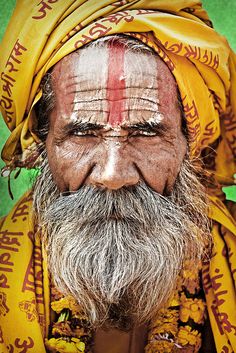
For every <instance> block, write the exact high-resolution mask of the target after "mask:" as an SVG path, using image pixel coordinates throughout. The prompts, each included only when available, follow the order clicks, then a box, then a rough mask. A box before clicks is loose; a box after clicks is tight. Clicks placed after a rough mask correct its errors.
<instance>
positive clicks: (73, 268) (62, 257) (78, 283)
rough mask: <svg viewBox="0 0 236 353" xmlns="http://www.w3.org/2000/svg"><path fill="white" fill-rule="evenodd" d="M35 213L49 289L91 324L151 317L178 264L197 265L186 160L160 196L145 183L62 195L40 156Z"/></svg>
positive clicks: (199, 224)
mask: <svg viewBox="0 0 236 353" xmlns="http://www.w3.org/2000/svg"><path fill="white" fill-rule="evenodd" d="M34 208H35V212H36V215H37V217H38V223H39V224H40V225H41V226H42V227H43V228H44V229H45V230H46V234H45V238H44V241H45V244H46V247H47V253H48V266H49V270H50V272H51V274H52V278H53V280H54V282H55V285H56V287H57V288H58V289H59V290H60V291H61V292H62V293H64V294H65V295H68V294H69V295H72V296H73V297H74V298H75V299H76V300H77V301H78V304H79V305H80V307H81V309H82V311H83V312H84V313H85V314H86V315H87V317H88V320H89V321H90V323H91V325H92V326H93V327H99V326H102V325H103V326H104V325H105V326H107V327H110V328H111V327H116V328H119V329H123V330H126V329H129V328H130V327H131V326H132V325H133V324H134V323H135V324H137V323H143V322H146V321H148V320H150V319H151V318H152V317H153V316H154V315H155V313H156V312H157V311H158V309H160V308H161V307H162V306H163V305H164V304H165V303H166V302H167V300H168V299H169V297H170V296H171V294H172V292H173V290H174V288H175V286H176V280H177V277H178V274H179V272H180V270H181V268H182V266H183V262H184V261H185V260H186V259H190V260H193V261H195V260H196V261H197V260H199V259H200V258H201V256H202V255H203V253H204V244H206V242H207V240H208V239H209V224H208V219H207V216H206V214H207V206H206V202H205V191H204V188H203V187H202V185H201V183H200V182H199V180H198V178H197V177H196V176H195V173H194V172H193V168H192V167H191V165H190V163H189V162H187V161H185V162H184V163H183V165H182V168H181V171H180V173H179V176H178V179H177V181H176V184H175V187H174V189H173V192H172V194H171V195H170V196H167V197H164V196H162V195H159V194H157V193H156V192H154V191H153V190H152V189H150V188H149V187H148V186H147V185H146V184H145V183H140V184H138V185H136V186H133V187H124V188H122V189H120V190H117V191H108V190H103V189H99V188H95V187H91V186H83V187H81V188H80V189H79V190H78V191H77V192H74V193H71V194H67V195H65V194H60V193H59V191H58V189H57V187H56V185H55V183H54V181H53V179H52V175H51V172H50V168H49V165H48V162H47V159H46V158H45V159H44V162H43V166H42V174H41V175H40V176H39V177H38V178H37V180H36V183H35V186H34Z"/></svg>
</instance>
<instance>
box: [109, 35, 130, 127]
mask: <svg viewBox="0 0 236 353" xmlns="http://www.w3.org/2000/svg"><path fill="white" fill-rule="evenodd" d="M124 54H125V47H124V45H122V44H120V43H116V42H113V43H110V44H109V46H108V75H107V93H106V96H107V101H108V123H109V124H111V125H112V126H113V125H120V124H121V123H122V121H123V120H124V119H125V112H124V110H125V99H124V98H125V78H124Z"/></svg>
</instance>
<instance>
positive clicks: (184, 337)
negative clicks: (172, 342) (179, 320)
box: [178, 326, 201, 349]
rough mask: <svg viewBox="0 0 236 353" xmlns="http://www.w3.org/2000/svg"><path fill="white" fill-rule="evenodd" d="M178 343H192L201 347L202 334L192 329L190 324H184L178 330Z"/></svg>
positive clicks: (197, 347) (183, 344)
mask: <svg viewBox="0 0 236 353" xmlns="http://www.w3.org/2000/svg"><path fill="white" fill-rule="evenodd" d="M178 344H180V345H181V346H186V345H187V344H190V345H192V346H195V347H196V348H195V349H199V348H200V346H201V336H200V333H199V332H198V331H197V330H192V328H191V327H190V326H183V327H181V328H180V330H179V332H178Z"/></svg>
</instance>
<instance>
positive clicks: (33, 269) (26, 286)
mask: <svg viewBox="0 0 236 353" xmlns="http://www.w3.org/2000/svg"><path fill="white" fill-rule="evenodd" d="M28 236H29V238H30V239H31V240H32V234H31V232H29V234H28ZM42 277H43V273H42V250H41V247H40V246H37V245H34V249H33V254H32V256H31V258H30V261H29V264H28V267H27V269H26V273H25V278H24V282H23V286H22V292H25V291H30V292H33V293H35V296H36V301H37V303H40V304H41V303H43V283H42V282H43V278H42Z"/></svg>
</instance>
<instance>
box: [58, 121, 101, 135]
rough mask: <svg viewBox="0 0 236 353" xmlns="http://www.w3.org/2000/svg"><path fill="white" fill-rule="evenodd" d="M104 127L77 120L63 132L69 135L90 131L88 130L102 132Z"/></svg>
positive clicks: (64, 128)
mask: <svg viewBox="0 0 236 353" xmlns="http://www.w3.org/2000/svg"><path fill="white" fill-rule="evenodd" d="M103 128H104V125H102V124H97V123H90V122H89V121H80V120H75V121H71V122H70V123H69V124H67V125H65V126H64V127H63V132H65V133H69V132H72V131H74V130H80V131H88V130H101V129H103Z"/></svg>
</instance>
